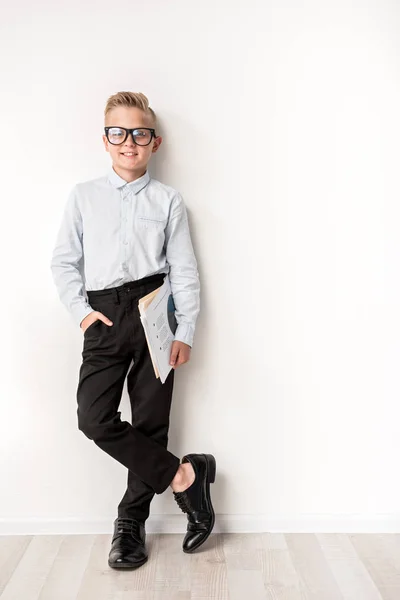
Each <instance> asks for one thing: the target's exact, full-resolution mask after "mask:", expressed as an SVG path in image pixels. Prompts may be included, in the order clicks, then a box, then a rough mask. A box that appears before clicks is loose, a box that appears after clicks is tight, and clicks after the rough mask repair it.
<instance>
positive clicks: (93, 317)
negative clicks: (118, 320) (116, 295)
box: [80, 310, 113, 333]
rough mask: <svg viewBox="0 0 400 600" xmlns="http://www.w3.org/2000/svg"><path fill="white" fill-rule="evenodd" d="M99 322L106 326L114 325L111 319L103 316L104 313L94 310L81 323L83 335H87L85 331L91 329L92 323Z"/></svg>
mask: <svg viewBox="0 0 400 600" xmlns="http://www.w3.org/2000/svg"><path fill="white" fill-rule="evenodd" d="M97 320H100V321H103V323H105V324H106V325H112V324H113V322H112V321H110V319H109V318H108V317H106V316H105V315H103V313H101V312H99V311H98V310H93V311H92V312H91V313H89V314H88V315H87V317H85V318H84V319H83V321H82V322H81V325H80V327H81V329H82V330H83V333H85V331H86V329H87V328H88V327H89V325H91V324H92V323H94V322H95V321H97Z"/></svg>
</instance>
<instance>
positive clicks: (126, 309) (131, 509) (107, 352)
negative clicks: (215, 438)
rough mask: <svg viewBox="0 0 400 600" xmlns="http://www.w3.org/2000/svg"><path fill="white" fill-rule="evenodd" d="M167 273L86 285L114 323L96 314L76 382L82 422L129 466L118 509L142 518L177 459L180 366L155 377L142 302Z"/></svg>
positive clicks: (93, 437) (164, 485) (92, 302)
mask: <svg viewBox="0 0 400 600" xmlns="http://www.w3.org/2000/svg"><path fill="white" fill-rule="evenodd" d="M164 276H165V275H163V274H161V275H151V276H149V277H145V278H143V279H139V280H136V281H133V282H130V283H126V284H124V285H121V286H119V287H116V288H111V289H105V290H96V291H88V292H87V295H88V300H89V303H90V305H91V306H92V307H93V309H94V310H98V311H100V312H102V313H103V314H104V315H105V316H106V317H108V318H109V319H110V320H111V321H112V322H113V325H111V326H109V325H106V324H105V323H103V322H102V321H100V320H96V321H95V322H94V323H93V324H91V325H89V327H88V328H87V329H86V331H85V332H84V334H83V336H84V337H83V351H82V359H83V360H82V365H81V367H80V371H79V383H78V388H77V403H78V408H77V415H78V428H79V429H80V430H81V431H82V432H83V433H84V434H85V435H86V436H87V437H88V438H89V439H90V440H93V441H94V443H95V444H97V446H99V447H100V448H101V449H102V450H104V451H105V452H107V453H108V454H109V455H110V456H112V457H113V458H115V459H116V460H117V461H119V462H120V463H121V464H123V465H124V466H125V467H127V469H128V485H127V489H126V492H125V494H124V496H123V498H122V500H121V502H120V503H119V505H118V516H119V517H131V518H136V519H139V520H142V521H145V520H146V519H147V518H148V516H149V514H150V502H151V500H152V499H153V497H154V494H155V493H156V494H161V493H162V492H164V491H165V490H166V489H167V487H168V486H169V485H170V483H171V481H172V480H173V478H174V476H175V474H176V471H177V470H178V467H179V464H180V459H179V458H178V457H177V456H175V455H174V454H172V453H171V452H169V450H167V445H168V429H169V417H170V409H171V402H172V391H173V383H174V375H175V371H174V369H171V371H170V373H169V375H168V377H167V379H166V381H165V382H164V384H162V383H161V381H160V379H159V378H157V377H156V376H155V373H154V369H153V365H152V362H151V358H150V353H149V350H148V346H147V341H146V337H145V334H144V330H143V326H142V323H141V321H140V317H139V309H138V300H139V298H141V297H142V296H145V295H146V294H148V293H150V292H151V291H152V290H154V289H156V288H158V287H159V286H160V285H162V283H163V281H164ZM132 360H133V364H132V366H131V368H130V369H129V367H130V365H131V363H132ZM128 369H129V372H128ZM126 376H127V391H128V394H129V398H130V403H131V411H132V424H131V423H128V422H127V421H121V418H120V416H121V413H120V412H119V411H118V408H119V404H120V401H121V397H122V392H123V386H124V382H125V378H126Z"/></svg>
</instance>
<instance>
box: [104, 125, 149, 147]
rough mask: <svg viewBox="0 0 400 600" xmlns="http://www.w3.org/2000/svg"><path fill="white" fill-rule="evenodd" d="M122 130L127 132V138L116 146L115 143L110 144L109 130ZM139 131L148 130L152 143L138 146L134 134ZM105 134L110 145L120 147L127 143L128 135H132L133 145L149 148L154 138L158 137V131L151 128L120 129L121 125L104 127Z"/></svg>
mask: <svg viewBox="0 0 400 600" xmlns="http://www.w3.org/2000/svg"><path fill="white" fill-rule="evenodd" d="M114 128H116V129H122V130H123V131H125V137H124V139H123V140H122V142H119V143H118V144H115V143H114V142H110V140H109V137H108V130H109V129H114ZM137 129H146V130H147V131H150V133H151V136H150V141H149V142H148V143H147V144H137V143H136V142H135V138H134V137H133V132H134V131H136V130H137ZM104 133H105V134H106V138H107V140H108V141H109V142H110V144H112V145H113V146H120V145H121V144H123V143H124V142H126V140H127V138H128V135H129V134H131V135H132V140H133V143H134V144H136V145H137V146H148V145H149V144H151V140H152V139H153V137H154V138H155V137H157V136H156V130H155V129H152V128H151V127H134V128H133V129H127V128H126V127H119V125H110V126H109V127H104Z"/></svg>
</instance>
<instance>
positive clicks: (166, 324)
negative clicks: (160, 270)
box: [139, 274, 178, 383]
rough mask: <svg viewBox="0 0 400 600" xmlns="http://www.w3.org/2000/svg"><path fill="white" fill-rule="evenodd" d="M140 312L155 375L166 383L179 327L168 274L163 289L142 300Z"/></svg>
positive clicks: (160, 288)
mask: <svg viewBox="0 0 400 600" xmlns="http://www.w3.org/2000/svg"><path fill="white" fill-rule="evenodd" d="M139 311H140V319H141V321H142V325H143V329H144V332H145V335H146V339H147V343H148V346H149V352H150V356H151V359H152V362H153V367H154V372H155V375H156V377H158V376H159V377H160V379H161V383H164V382H165V380H166V379H167V377H168V374H169V372H170V371H171V369H172V365H170V358H171V349H172V342H173V341H174V339H175V331H176V328H177V326H178V324H177V321H176V317H175V304H174V299H173V296H172V292H171V284H170V281H169V277H168V274H166V276H165V278H164V283H163V284H162V286H161V287H159V288H158V289H157V290H154V291H153V292H151V294H148V295H147V296H144V298H141V299H140V301H139Z"/></svg>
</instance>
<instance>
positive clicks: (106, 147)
mask: <svg viewBox="0 0 400 600" xmlns="http://www.w3.org/2000/svg"><path fill="white" fill-rule="evenodd" d="M102 138H103V142H104V147H105V149H106V151H107V152H109V149H108V139H107V136H106V135H104V134H103V136H102Z"/></svg>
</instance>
